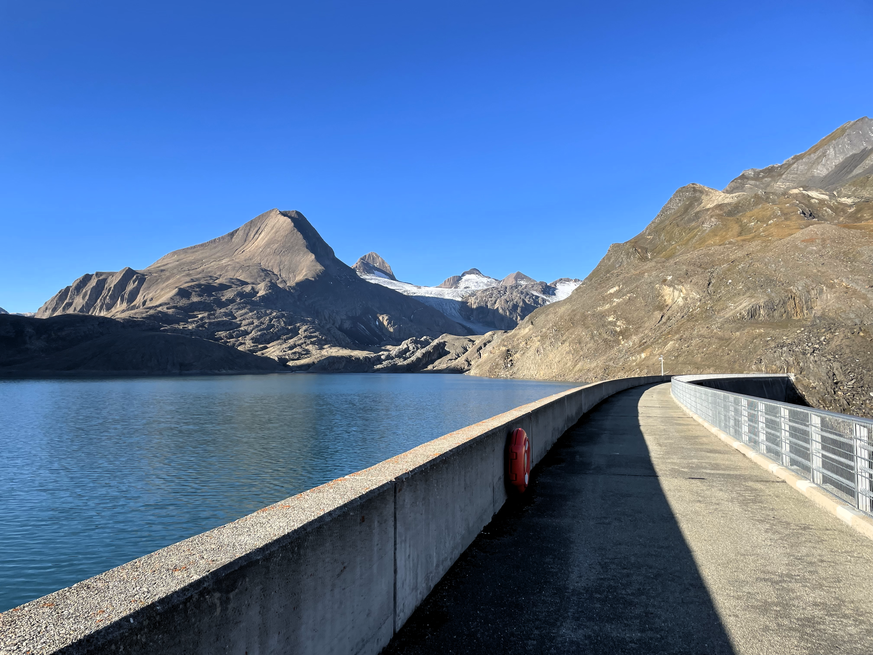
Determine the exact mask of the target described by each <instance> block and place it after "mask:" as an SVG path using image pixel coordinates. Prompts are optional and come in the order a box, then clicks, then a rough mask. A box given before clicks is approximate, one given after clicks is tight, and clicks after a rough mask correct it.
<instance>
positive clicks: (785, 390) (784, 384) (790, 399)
mask: <svg viewBox="0 0 873 655" xmlns="http://www.w3.org/2000/svg"><path fill="white" fill-rule="evenodd" d="M676 377H678V379H680V380H681V381H682V382H691V383H692V384H698V385H700V386H701V387H709V388H710V389H719V390H721V391H730V392H731V393H739V394H742V395H744V396H754V397H755V398H763V399H764V400H775V401H777V402H780V403H791V404H793V405H800V406H801V407H807V406H808V405H807V402H806V400H804V398H803V396H802V395H801V394H800V392H799V391H797V387H795V386H794V380H792V378H791V376H790V375H787V374H769V373H743V374H725V375H682V376H676Z"/></svg>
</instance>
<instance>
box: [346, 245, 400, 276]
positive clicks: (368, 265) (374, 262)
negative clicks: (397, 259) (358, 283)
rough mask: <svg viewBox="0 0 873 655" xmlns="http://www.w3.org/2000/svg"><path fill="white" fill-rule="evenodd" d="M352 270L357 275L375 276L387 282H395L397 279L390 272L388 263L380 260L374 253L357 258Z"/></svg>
mask: <svg viewBox="0 0 873 655" xmlns="http://www.w3.org/2000/svg"><path fill="white" fill-rule="evenodd" d="M352 268H353V269H355V271H357V272H358V275H377V276H379V277H385V278H387V279H389V280H395V281H396V280H397V278H396V277H394V271H392V270H391V266H390V265H389V264H388V262H386V261H385V260H384V259H382V258H381V257H380V256H379V254H378V253H375V252H368V253H367V254H366V255H364V256H363V257H361V258H359V259H358V261H356V262H355V265H354V266H352Z"/></svg>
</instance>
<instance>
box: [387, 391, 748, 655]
mask: <svg viewBox="0 0 873 655" xmlns="http://www.w3.org/2000/svg"><path fill="white" fill-rule="evenodd" d="M646 389H648V387H642V388H637V389H632V390H630V391H627V392H624V393H622V394H619V395H617V396H613V397H612V398H610V399H607V400H606V401H604V402H603V403H601V404H600V405H599V406H598V407H597V408H595V409H594V410H592V411H591V412H589V413H588V414H587V415H586V416H584V417H583V418H582V420H580V421H579V423H577V424H576V425H575V426H573V427H572V428H571V429H570V430H568V431H567V433H565V434H564V436H562V437H561V439H560V440H559V441H558V443H557V444H556V445H555V447H554V448H552V450H551V451H550V453H549V454H548V455H547V456H546V458H545V459H544V460H543V461H542V462H540V464H539V466H538V467H537V468H536V470H535V472H534V475H533V476H532V484H531V487H530V488H529V489H528V492H527V493H526V494H525V496H524V497H523V499H521V500H520V501H515V502H510V503H508V504H507V505H506V506H505V507H504V508H503V509H502V510H501V511H500V512H499V513H498V514H497V516H495V518H494V520H493V521H492V522H491V523H490V524H489V525H488V526H486V527H485V529H484V530H483V532H482V533H481V534H480V535H479V536H478V537H477V538H476V540H475V541H474V542H473V544H472V545H471V546H470V548H469V549H467V551H466V552H465V553H464V554H463V555H462V556H461V558H460V559H459V560H458V561H457V562H456V563H455V565H454V566H453V567H452V568H451V569H450V570H449V572H448V573H447V574H446V576H445V577H444V578H443V580H442V581H440V583H439V584H438V585H437V586H436V588H435V589H434V590H433V592H432V593H431V594H430V596H429V597H428V598H427V599H426V600H425V601H424V603H422V605H421V606H420V607H419V608H418V609H417V610H416V612H415V613H414V614H413V616H412V617H411V618H410V619H409V621H408V622H407V623H406V625H405V626H404V627H403V628H402V629H401V630H400V632H398V634H397V635H396V636H395V637H394V639H393V640H392V642H391V643H390V644H389V645H388V647H386V648H385V650H384V651H383V653H384V654H385V655H389V654H391V655H393V654H399V653H488V654H489V655H496V654H498V653H609V654H611V655H612V654H616V653H694V654H695V655H698V654H701V653H733V652H734V651H733V649H732V647H731V644H730V640H729V639H728V636H727V634H726V632H725V630H724V628H723V626H722V624H721V621H720V620H719V618H718V616H717V614H716V611H715V609H714V607H713V604H712V601H711V599H710V595H709V593H708V591H707V589H706V587H705V586H704V583H703V581H702V579H701V577H700V575H699V574H698V571H697V567H696V565H695V562H694V559H693V558H692V556H691V553H690V551H689V550H688V546H687V545H686V542H685V540H684V538H683V536H682V534H681V532H680V530H679V527H678V525H677V523H676V520H675V518H674V516H673V513H672V512H671V510H670V507H669V505H668V504H667V500H666V498H665V496H664V494H663V492H662V490H661V485H660V483H659V480H658V478H657V475H656V473H655V469H654V467H653V465H652V462H651V459H650V457H649V451H648V448H647V447H646V443H645V440H644V439H643V434H642V432H641V430H640V424H639V416H638V404H639V402H640V398H641V397H642V395H643V393H644V392H645V391H646Z"/></svg>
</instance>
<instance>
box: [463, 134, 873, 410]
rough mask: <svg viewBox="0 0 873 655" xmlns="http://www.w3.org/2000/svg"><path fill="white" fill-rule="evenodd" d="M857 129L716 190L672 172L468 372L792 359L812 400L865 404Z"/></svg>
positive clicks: (867, 372)
mask: <svg viewBox="0 0 873 655" xmlns="http://www.w3.org/2000/svg"><path fill="white" fill-rule="evenodd" d="M871 131H873V122H871V121H870V120H869V119H866V118H865V119H861V120H859V121H855V122H853V123H850V124H847V125H844V126H843V127H841V128H840V129H838V130H837V131H835V132H834V133H833V134H831V135H829V136H828V137H826V138H825V139H823V140H822V141H821V142H819V143H818V144H816V145H815V146H813V148H811V149H810V150H808V151H807V152H805V153H802V154H800V155H797V156H795V157H792V158H791V159H789V160H787V161H786V162H785V164H782V165H780V166H776V167H770V168H768V169H762V170H763V171H767V173H766V174H758V173H754V172H753V173H750V172H749V171H746V172H744V173H743V174H742V175H741V176H740V177H738V178H737V179H736V180H734V181H733V182H731V183H730V184H729V185H728V187H727V188H726V189H725V191H717V190H715V189H709V188H707V187H703V186H700V185H696V184H691V185H688V186H685V187H682V188H681V189H679V190H678V191H677V192H676V193H675V194H674V195H673V197H672V198H671V199H670V200H669V201H668V202H667V204H666V205H664V207H663V208H662V210H661V211H660V212H659V213H658V215H657V216H656V217H655V219H654V220H653V221H652V222H651V223H650V224H649V225H648V226H647V227H646V228H645V229H644V230H643V231H642V232H641V233H640V234H639V235H637V236H636V237H634V238H633V239H631V240H630V241H627V242H626V243H623V244H614V245H613V246H611V247H610V248H609V251H608V252H607V254H606V256H605V257H604V258H603V259H602V260H601V262H600V263H599V264H598V266H597V267H596V268H595V269H594V271H593V272H592V273H591V274H590V275H589V276H588V277H587V278H586V279H585V280H584V282H583V283H582V285H580V286H579V288H578V289H576V290H575V291H574V292H573V294H572V295H571V296H570V297H569V298H568V299H567V300H565V301H564V302H561V303H556V304H553V305H548V306H545V307H543V308H541V309H538V310H537V311H535V312H534V313H532V314H531V315H530V316H528V317H527V318H526V319H525V320H524V321H522V322H521V324H520V325H519V326H518V327H517V328H516V329H515V330H513V331H512V332H509V333H507V334H505V335H504V336H502V337H499V338H498V339H497V340H495V342H494V343H493V345H492V346H491V348H490V349H489V350H488V352H487V353H485V354H484V356H483V357H482V359H481V360H480V361H478V362H477V363H474V364H473V366H472V373H473V374H476V375H488V376H497V377H523V378H534V379H537V378H538V379H559V380H580V381H590V380H597V379H605V378H609V377H616V376H624V375H642V374H651V373H653V372H657V371H659V370H660V364H659V361H658V357H659V356H661V355H662V356H663V357H664V360H665V367H666V371H667V372H668V373H704V372H773V373H776V372H788V373H794V374H796V385H797V387H798V388H799V389H800V390H801V392H802V393H803V394H804V395H805V397H806V399H807V401H808V402H809V403H810V404H811V405H813V406H817V407H822V408H825V409H831V410H834V411H839V412H847V413H852V414H858V415H863V416H873V396H871V394H873V373H871V371H873V366H871V364H873V336H871V333H873V329H871V328H873V274H871V271H873V195H869V194H866V195H865V193H864V192H863V190H864V188H865V186H864V184H865V183H864V182H863V180H864V179H865V175H866V173H865V171H866V170H867V169H866V168H865V166H866V164H865V163H864V162H866V161H868V159H869V154H865V153H867V150H866V148H867V146H865V145H864V144H865V143H867V141H865V139H868V136H867V135H870V133H871ZM801 173H802V174H801ZM798 180H799V181H802V182H803V183H804V184H807V185H808V186H803V187H791V186H790V184H793V183H794V182H795V181H798ZM859 181H860V182H859ZM752 182H754V184H753V183H752ZM812 184H824V185H825V186H826V187H827V188H824V187H814V186H812ZM786 185H788V187H789V188H785V187H786Z"/></svg>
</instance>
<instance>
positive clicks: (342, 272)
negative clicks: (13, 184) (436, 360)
mask: <svg viewBox="0 0 873 655" xmlns="http://www.w3.org/2000/svg"><path fill="white" fill-rule="evenodd" d="M383 263H384V262H383ZM386 266H387V264H386ZM389 272H390V270H389ZM70 313H78V314H91V315H96V316H107V317H112V318H138V319H144V320H148V321H151V322H153V323H157V324H160V325H161V326H163V327H164V328H165V329H167V330H171V331H174V332H177V333H185V334H189V335H192V336H197V337H201V338H203V339H206V340H209V341H215V342H218V343H221V344H225V345H229V346H233V347H234V348H238V349H239V350H242V351H244V352H247V353H253V354H258V355H263V356H266V357H270V358H273V359H275V360H277V361H279V362H281V363H285V362H288V361H295V362H296V361H308V362H314V361H317V360H318V359H319V357H321V356H322V355H324V356H327V354H328V353H329V352H332V351H334V350H337V349H339V350H343V351H349V352H360V353H361V354H362V355H363V354H367V352H368V351H374V350H378V349H380V348H382V347H386V346H390V345H399V344H400V343H402V342H403V341H405V340H407V339H410V338H420V337H433V338H436V337H438V336H439V335H441V334H444V333H452V334H458V335H467V334H470V333H471V330H470V329H469V328H466V327H464V326H462V325H460V324H458V323H455V322H454V321H452V320H450V319H449V318H447V317H446V316H445V315H444V314H442V313H440V312H438V311H436V310H434V309H432V308H431V307H428V306H426V305H423V304H422V303H420V302H418V301H417V300H415V299H414V298H409V297H407V296H404V295H403V294H400V293H397V292H395V291H393V290H391V289H387V288H384V287H381V286H378V285H374V284H369V283H368V282H365V281H364V280H362V279H361V278H360V277H359V276H358V275H357V274H356V273H355V272H354V271H353V270H352V269H351V268H350V267H349V266H347V265H346V264H344V263H342V262H341V261H340V260H339V259H337V258H336V257H335V255H334V253H333V250H332V249H331V248H330V246H328V245H327V243H325V242H324V240H323V239H322V238H321V236H320V235H319V234H318V232H316V230H315V229H314V228H313V227H312V225H310V223H309V221H307V220H306V218H305V217H304V216H303V215H302V214H300V213H299V212H296V211H290V212H282V211H279V210H276V209H273V210H270V211H268V212H266V213H264V214H261V215H260V216H257V217H256V218H254V219H252V220H251V221H249V222H248V223H246V224H245V225H243V226H242V227H240V228H238V229H236V230H234V231H233V232H230V233H229V234H226V235H224V236H222V237H219V238H217V239H213V240H212V241H208V242H206V243H202V244H199V245H196V246H192V247H190V248H184V249H182V250H178V251H176V252H172V253H170V254H169V255H167V256H165V257H163V258H161V259H160V260H158V261H157V262H155V263H154V264H152V265H151V266H149V267H148V268H146V269H143V270H142V271H135V270H133V269H131V268H125V269H123V270H121V271H118V272H114V273H93V274H87V275H84V276H82V277H81V278H79V279H78V280H76V281H75V282H74V283H73V284H72V285H70V286H69V287H66V288H65V289H62V290H61V291H59V292H58V293H57V294H56V295H55V296H54V297H53V298H51V299H50V300H49V301H48V302H46V303H45V304H44V305H43V306H42V307H41V308H40V310H39V312H38V313H37V317H38V318H48V317H52V316H57V315H60V314H70Z"/></svg>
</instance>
